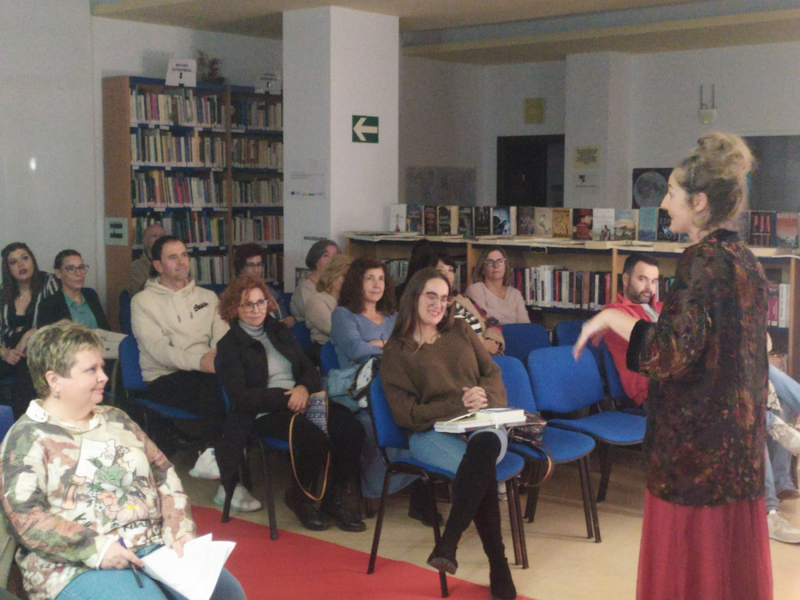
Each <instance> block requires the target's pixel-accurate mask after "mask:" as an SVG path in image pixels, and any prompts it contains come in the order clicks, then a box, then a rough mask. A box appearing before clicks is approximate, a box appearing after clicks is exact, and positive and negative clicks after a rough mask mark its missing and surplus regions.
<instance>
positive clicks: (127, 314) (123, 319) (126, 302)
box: [119, 290, 133, 335]
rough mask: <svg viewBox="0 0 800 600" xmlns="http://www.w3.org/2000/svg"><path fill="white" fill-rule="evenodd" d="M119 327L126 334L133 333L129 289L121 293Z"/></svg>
mask: <svg viewBox="0 0 800 600" xmlns="http://www.w3.org/2000/svg"><path fill="white" fill-rule="evenodd" d="M119 329H120V331H122V333H124V334H125V335H133V328H132V327H131V295H130V294H129V293H128V290H122V291H121V292H120V293H119Z"/></svg>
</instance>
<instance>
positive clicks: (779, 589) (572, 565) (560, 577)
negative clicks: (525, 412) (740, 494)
mask: <svg viewBox="0 0 800 600" xmlns="http://www.w3.org/2000/svg"><path fill="white" fill-rule="evenodd" d="M173 459H174V461H175V463H176V466H177V467H178V471H179V473H180V474H181V476H182V479H183V481H184V485H185V487H186V489H187V491H188V493H189V495H190V498H191V500H192V503H193V504H197V505H200V506H208V507H213V506H215V505H214V504H213V502H212V498H213V496H214V493H215V491H216V488H217V484H216V482H211V481H202V480H197V479H193V478H191V477H189V476H188V474H187V472H188V470H189V468H190V467H191V466H192V464H193V457H192V456H191V455H190V454H189V453H186V452H184V453H179V454H177V455H176V456H174V457H173ZM615 459H616V462H615V465H614V471H613V473H612V477H611V484H610V486H609V490H608V496H607V499H606V501H605V502H603V503H601V504H599V505H598V513H599V519H600V531H601V534H602V540H603V541H602V543H600V544H596V543H594V542H593V541H590V540H588V539H586V537H585V535H586V527H585V522H584V518H583V509H582V503H581V500H580V498H581V496H580V484H579V479H578V470H577V468H576V467H574V466H572V465H562V466H559V467H557V468H556V471H555V473H554V475H553V478H552V479H551V480H550V481H548V482H547V483H546V484H545V486H544V487H543V489H542V491H541V494H540V501H539V507H538V510H537V514H536V521H535V522H534V523H531V524H527V523H526V525H525V534H526V539H527V545H528V556H529V560H530V568H529V569H527V570H522V569H521V568H520V567H514V568H513V569H512V571H513V574H514V581H515V583H516V586H517V590H518V592H519V593H520V594H524V595H525V596H527V597H529V598H535V599H536V600H587V599H591V600H624V599H629V598H630V599H632V598H635V595H636V568H637V561H638V554H639V537H640V535H641V526H642V509H643V506H644V476H643V468H642V461H641V454H640V453H637V452H635V451H631V450H622V451H618V452H616V453H615ZM256 460H257V459H254V461H256ZM274 464H275V468H274V471H275V475H276V479H277V481H276V489H278V490H280V492H279V493H278V494H276V496H277V498H276V511H277V518H278V527H279V528H281V529H285V530H288V531H293V532H297V533H303V534H305V535H309V536H312V537H318V538H320V539H325V540H328V541H331V542H335V543H337V544H341V545H343V546H347V547H349V548H353V549H356V550H361V551H363V552H367V553H368V552H369V551H370V548H371V544H372V534H373V530H374V524H375V519H370V520H368V521H367V527H368V528H367V531H366V532H364V533H345V532H342V531H340V530H339V529H337V528H336V527H335V526H334V527H333V528H331V529H329V530H328V531H324V532H320V533H314V532H310V531H306V530H304V529H302V527H300V525H299V523H298V522H297V519H296V518H295V516H294V515H293V514H292V513H291V512H290V511H289V510H288V509H287V508H286V507H285V505H284V504H283V500H282V497H283V494H282V491H283V490H284V489H285V487H286V485H287V478H288V476H289V475H288V474H289V468H288V464H281V463H280V462H279V461H276V462H275V463H274ZM594 466H595V468H596V466H597V464H596V461H595V465H594ZM260 473H261V469H260V463H256V462H254V464H253V479H254V486H255V488H256V489H255V494H256V496H257V497H258V498H259V499H263V482H262V477H261V476H260ZM598 483H599V473H597V472H596V471H595V472H594V473H593V485H594V486H595V490H596V489H597V484H598ZM524 501H525V497H524V496H523V503H524ZM502 505H503V513H504V515H505V513H506V505H505V503H503V504H502ZM523 506H524V504H523ZM407 507H408V500H407V498H402V497H398V498H391V499H390V501H389V503H388V505H387V514H386V519H385V524H384V528H383V534H382V537H381V545H380V551H379V553H380V555H381V556H384V557H387V558H393V559H397V560H405V561H408V562H411V563H414V564H418V565H424V564H425V560H426V559H427V557H428V554H429V553H430V551H431V548H432V541H433V535H432V534H431V532H430V530H429V529H427V528H425V527H423V526H422V525H421V524H419V523H417V522H416V521H412V520H410V519H409V518H408V517H407V516H406V510H407ZM440 510H443V511H446V510H447V505H444V506H441V507H440ZM781 512H782V513H783V514H784V516H786V518H788V519H789V520H791V521H792V522H793V523H794V524H795V525H797V526H799V527H800V500H795V501H791V502H784V503H783V504H782V506H781ZM232 514H233V516H235V517H238V518H242V519H247V520H250V521H253V522H256V523H262V524H264V525H267V524H268V521H267V512H266V509H264V510H261V511H259V512H256V513H249V514H244V513H232ZM505 522H506V529H505V531H504V535H505V539H506V542H507V549H508V555H509V556H513V550H512V549H511V548H509V546H510V540H511V534H510V531H509V529H508V525H507V524H508V521H507V518H506V519H505ZM275 543H280V541H277V542H275ZM770 550H771V552H772V565H773V578H774V588H775V595H774V598H775V600H798V599H800V545H797V546H793V545H788V544H781V543H778V542H771V544H770ZM458 562H459V569H458V574H457V576H458V577H460V578H462V579H467V580H469V581H473V582H476V583H480V584H484V585H488V580H489V570H488V565H487V563H486V559H485V556H484V555H483V552H482V549H481V546H480V541H479V539H478V536H477V532H476V531H475V529H474V528H470V529H469V530H468V531H467V532H466V533H465V535H464V537H463V539H462V541H461V544H460V545H459V552H458ZM366 567H367V564H366V560H365V562H364V569H365V571H366ZM431 597H437V591H436V590H432V596H431ZM487 598H488V593H487Z"/></svg>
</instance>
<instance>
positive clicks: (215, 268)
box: [189, 255, 231, 285]
mask: <svg viewBox="0 0 800 600" xmlns="http://www.w3.org/2000/svg"><path fill="white" fill-rule="evenodd" d="M228 262H229V261H228V257H227V256H223V255H217V256H208V255H203V256H190V257H189V269H190V272H191V274H192V279H194V280H195V282H197V283H199V284H200V285H212V284H227V283H229V282H230V280H231V269H230V265H229V264H228Z"/></svg>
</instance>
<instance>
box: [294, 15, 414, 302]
mask: <svg viewBox="0 0 800 600" xmlns="http://www.w3.org/2000/svg"><path fill="white" fill-rule="evenodd" d="M399 52H400V39H399V21H398V19H397V17H391V16H385V15H377V14H372V13H366V12H360V11H354V10H348V9H343V8H337V7H325V8H314V9H306V10H297V11H289V12H286V13H284V15H283V65H284V66H283V78H284V159H285V160H284V168H285V173H284V253H285V260H284V265H285V266H284V272H285V285H286V289H287V290H291V289H293V288H294V275H295V267H298V266H303V265H304V259H305V250H306V249H307V248H308V246H309V245H310V244H311V243H312V241H313V238H316V237H330V238H332V239H334V240H336V241H338V242H340V243H341V242H343V238H342V237H341V234H342V233H343V232H345V231H349V230H379V229H386V223H387V219H388V211H389V209H388V206H389V204H392V203H396V202H397V190H398V179H397V178H398V137H397V129H398V125H397V124H398V78H399ZM354 115H362V116H371V117H378V143H377V144H365V143H355V142H353V139H352V138H353V133H352V121H353V116H354ZM307 175H313V176H314V177H312V178H311V179H306V180H305V183H302V182H300V180H299V179H298V178H299V177H303V176H307ZM312 182H313V183H312ZM302 190H306V191H315V192H316V191H321V192H322V196H314V197H308V196H304V197H301V196H299V195H297V194H294V195H293V194H292V191H295V192H297V191H302Z"/></svg>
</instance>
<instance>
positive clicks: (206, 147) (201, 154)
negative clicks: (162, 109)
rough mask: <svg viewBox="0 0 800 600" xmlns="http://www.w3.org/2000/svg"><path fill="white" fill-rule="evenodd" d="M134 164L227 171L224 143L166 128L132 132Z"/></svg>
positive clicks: (217, 139)
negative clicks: (222, 169)
mask: <svg viewBox="0 0 800 600" xmlns="http://www.w3.org/2000/svg"><path fill="white" fill-rule="evenodd" d="M131 163H132V164H133V165H142V166H164V167H170V166H174V167H207V168H214V167H216V168H225V141H224V140H223V139H222V138H220V137H215V136H208V135H205V136H200V135H197V133H196V132H191V133H186V134H181V133H174V132H172V131H164V130H163V129H136V130H135V131H133V132H131Z"/></svg>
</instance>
